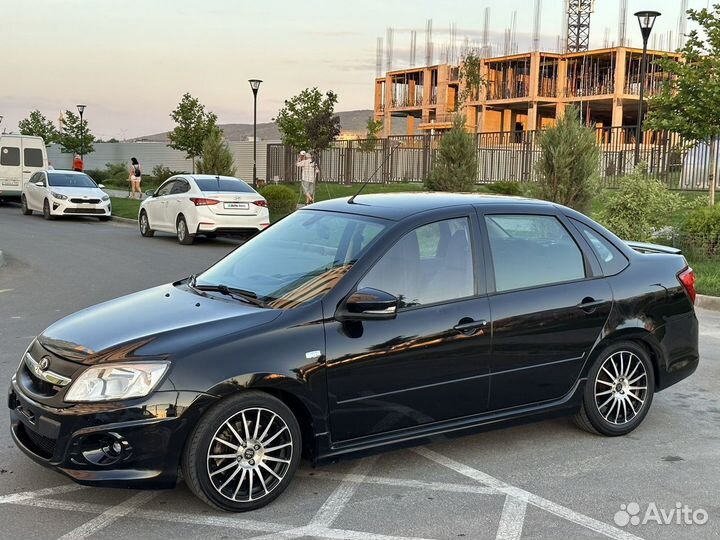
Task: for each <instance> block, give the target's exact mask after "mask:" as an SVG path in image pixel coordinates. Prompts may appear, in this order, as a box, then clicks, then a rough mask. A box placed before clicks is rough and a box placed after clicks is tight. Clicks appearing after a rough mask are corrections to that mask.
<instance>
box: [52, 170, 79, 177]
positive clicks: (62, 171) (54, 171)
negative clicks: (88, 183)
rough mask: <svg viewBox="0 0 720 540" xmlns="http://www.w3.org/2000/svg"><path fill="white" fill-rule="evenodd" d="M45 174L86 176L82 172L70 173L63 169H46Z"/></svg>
mask: <svg viewBox="0 0 720 540" xmlns="http://www.w3.org/2000/svg"><path fill="white" fill-rule="evenodd" d="M45 172H46V173H49V174H53V173H62V174H77V175H80V174H82V175H85V176H87V173H86V172H82V171H70V170H65V169H47V170H46V171H45Z"/></svg>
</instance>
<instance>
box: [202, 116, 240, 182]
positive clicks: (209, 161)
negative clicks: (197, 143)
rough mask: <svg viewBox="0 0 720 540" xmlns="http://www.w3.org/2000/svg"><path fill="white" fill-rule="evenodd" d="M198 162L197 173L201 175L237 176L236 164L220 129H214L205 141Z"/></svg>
mask: <svg viewBox="0 0 720 540" xmlns="http://www.w3.org/2000/svg"><path fill="white" fill-rule="evenodd" d="M200 156H201V157H200V159H198V161H197V172H198V173H200V174H217V175H221V176H235V162H234V160H233V155H232V152H230V147H229V146H228V143H227V141H226V140H225V136H224V135H223V132H222V130H221V129H220V128H219V127H217V126H216V127H213V129H212V130H211V131H210V134H209V135H208V136H207V138H206V139H205V142H204V143H203V145H202V150H201V153H200Z"/></svg>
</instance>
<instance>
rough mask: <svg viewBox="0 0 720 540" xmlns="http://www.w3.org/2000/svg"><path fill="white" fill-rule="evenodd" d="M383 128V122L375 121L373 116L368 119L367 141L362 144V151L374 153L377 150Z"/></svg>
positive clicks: (366, 125) (366, 126)
mask: <svg viewBox="0 0 720 540" xmlns="http://www.w3.org/2000/svg"><path fill="white" fill-rule="evenodd" d="M382 128H383V123H382V120H375V119H373V117H372V116H371V117H369V118H368V119H367V124H365V130H366V133H365V140H363V141H362V142H361V143H360V146H359V148H360V151H362V152H372V151H373V150H375V149H376V148H377V142H378V140H379V135H380V132H381V131H382Z"/></svg>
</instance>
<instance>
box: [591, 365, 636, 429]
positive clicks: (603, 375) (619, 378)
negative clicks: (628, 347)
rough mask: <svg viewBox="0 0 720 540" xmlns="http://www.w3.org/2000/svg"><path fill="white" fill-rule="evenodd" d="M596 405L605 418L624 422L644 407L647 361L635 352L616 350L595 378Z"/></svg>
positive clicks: (619, 423)
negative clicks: (645, 362) (644, 362)
mask: <svg viewBox="0 0 720 540" xmlns="http://www.w3.org/2000/svg"><path fill="white" fill-rule="evenodd" d="M594 390H595V406H596V407H597V410H598V412H599V413H600V415H601V416H602V417H603V418H604V419H605V421H607V422H609V423H610V424H614V425H623V424H627V423H628V422H630V421H632V419H633V418H635V417H636V416H637V415H638V414H639V413H640V411H641V410H642V409H643V407H644V406H645V403H646V401H647V397H648V375H647V371H646V369H645V364H643V362H642V360H640V358H639V357H638V356H637V355H636V354H635V353H633V352H630V351H617V352H615V353H613V354H611V355H610V356H609V357H608V358H607V359H606V360H605V361H604V362H603V364H602V366H601V367H600V369H599V371H598V373H597V376H596V377H595V387H594Z"/></svg>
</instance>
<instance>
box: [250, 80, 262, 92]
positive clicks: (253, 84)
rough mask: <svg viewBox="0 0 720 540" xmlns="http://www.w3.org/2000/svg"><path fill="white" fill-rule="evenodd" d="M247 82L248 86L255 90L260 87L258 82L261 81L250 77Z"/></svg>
mask: <svg viewBox="0 0 720 540" xmlns="http://www.w3.org/2000/svg"><path fill="white" fill-rule="evenodd" d="M248 82H249V83H250V88H252V91H253V92H257V91H258V88H260V83H262V81H261V80H260V79H250V80H249V81H248Z"/></svg>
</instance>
